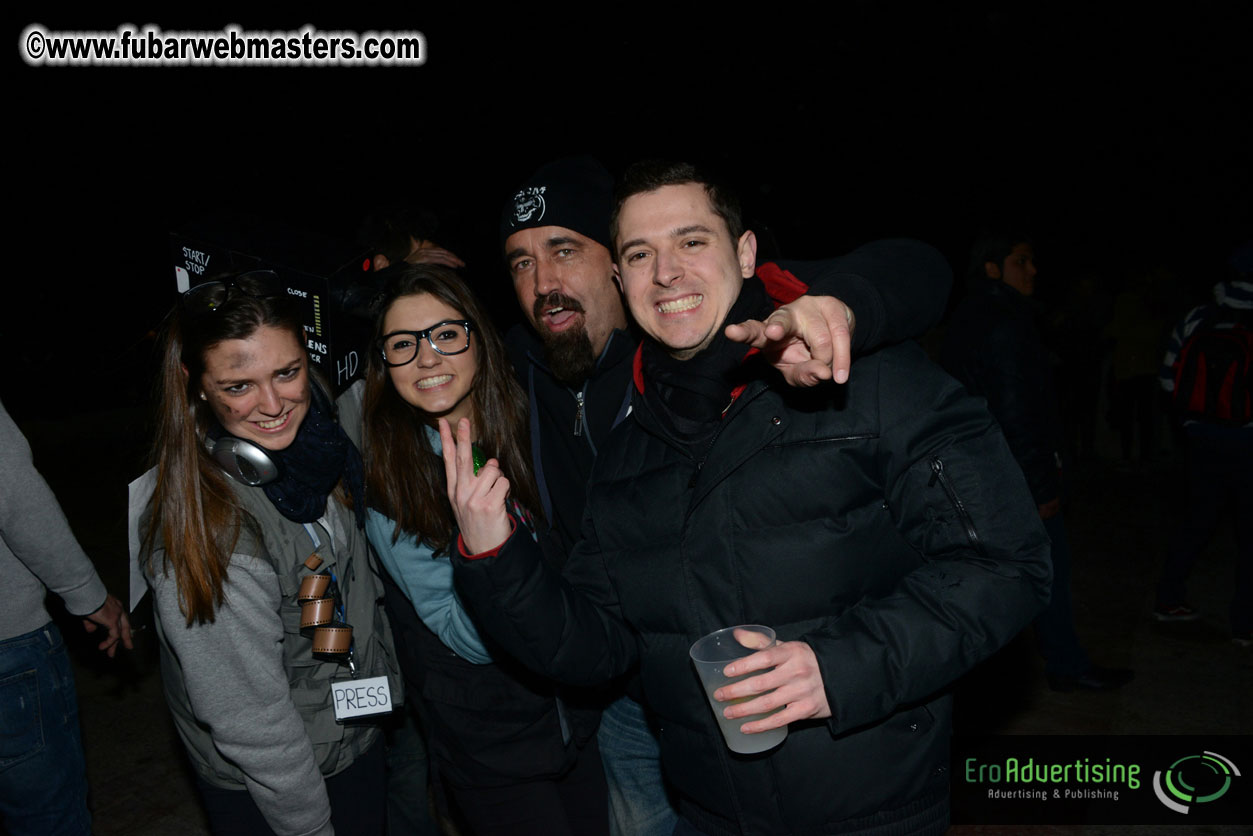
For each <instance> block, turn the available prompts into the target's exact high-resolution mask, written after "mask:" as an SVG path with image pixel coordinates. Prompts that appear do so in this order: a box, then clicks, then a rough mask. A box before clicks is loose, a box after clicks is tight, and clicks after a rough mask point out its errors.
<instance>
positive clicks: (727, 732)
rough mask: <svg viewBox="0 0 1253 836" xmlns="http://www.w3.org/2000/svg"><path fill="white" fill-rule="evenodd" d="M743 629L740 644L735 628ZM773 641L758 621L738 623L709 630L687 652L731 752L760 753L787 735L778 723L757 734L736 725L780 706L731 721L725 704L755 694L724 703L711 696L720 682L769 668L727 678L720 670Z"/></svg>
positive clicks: (766, 715)
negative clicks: (713, 630)
mask: <svg viewBox="0 0 1253 836" xmlns="http://www.w3.org/2000/svg"><path fill="white" fill-rule="evenodd" d="M737 630H742V631H745V632H743V633H741V634H740V637H741V638H743V639H744V641H745V642H747V644H743V643H741V642H740V640H739V639H737V638H736V631H737ZM774 644H775V635H774V630H772V629H770V628H769V627H763V626H762V625H760V624H742V625H740V626H738V627H726V628H724V629H722V630H718V631H716V632H713V633H710V634H709V635H708V636H705V637H704V638H702V639H700V640H698V641H697V642H696V643H695V644H693V645H692V649H691V650H690V651H689V653H690V655H691V657H692V663H693V664H695V665H696V672H697V673H698V674H700V681H701V684H702V685H703V686H704V688H705V696H707V697H708V698H709V707H710V708H712V709H713V712H714V718H715V719H717V721H718V728H720V729H721V730H722V737H723V739H724V740H726V742H727V748H728V749H730V750H731V751H732V752H738V753H740V754H742V755H751V754H756V753H757V752H764V751H766V750H767V749H773V748H774V747H775V746H778V745H779V744H780V743H782V742H783V741H784V739H786V738H787V726H781V727H780V728H777V729H770V730H769V731H764V732H758V733H757V734H744V733H743V732H742V731H740V726H742V725H743V724H744V723H748V722H752V721H753V720H760V719H762V718H763V717H769V716H770V715H771V714H774V713H775V712H778V711H782V710H783V708H784V707H783V706H779V707H778V708H776V709H774V711H767V712H766V713H764V714H753V715H750V716H748V717H737V718H735V719H734V720H728V719H727V718H726V717H723V716H722V710H723V709H724V708H726V707H727V706H728V705H731V704H733V703H735V702H747V701H748V700H749V699H756V697H744V698H742V699H739V700H728V701H727V702H718V701H717V700H715V699H714V691H717V690H718V689H719V688H721V687H722V686H724V685H730V684H731V683H732V682H739V681H740V680H741V679H749V678H750V677H754V676H758V675H760V674H763V673H765V672H766V670H773V669H772V668H767V669H766V670H761V671H753V672H752V673H750V674H745V675H743V676H736V677H730V678H728V677H727V676H726V675H725V674H724V673H723V672H722V669H723V668H724V667H726V666H727V665H729V664H730V663H731V662H734V661H735V660H736V659H742V658H744V657H745V656H751V655H752V654H754V653H756V652H757V651H758V650H764V649H766V648H767V647H772V646H773V645H774Z"/></svg>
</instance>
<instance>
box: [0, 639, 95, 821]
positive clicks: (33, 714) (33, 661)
mask: <svg viewBox="0 0 1253 836" xmlns="http://www.w3.org/2000/svg"><path fill="white" fill-rule="evenodd" d="M0 823H3V826H4V829H5V830H7V831H8V833H9V834H10V836H26V834H31V836H60V835H61V834H76V835H77V834H84V836H90V834H91V816H90V814H89V813H88V812H87V768H86V764H85V763H84V761H83V744H82V738H81V736H80V733H79V728H78V698H77V696H76V695H75V693H74V675H73V673H72V672H71V671H70V660H69V656H68V655H66V652H65V644H64V642H62V641H61V633H60V631H59V630H57V628H56V625H55V624H53V623H52V622H48V623H47V624H45V625H44V626H43V627H40V628H39V629H38V630H35V631H33V632H30V633H27V634H25V635H23V636H16V637H14V638H11V639H8V640H6V641H3V642H0Z"/></svg>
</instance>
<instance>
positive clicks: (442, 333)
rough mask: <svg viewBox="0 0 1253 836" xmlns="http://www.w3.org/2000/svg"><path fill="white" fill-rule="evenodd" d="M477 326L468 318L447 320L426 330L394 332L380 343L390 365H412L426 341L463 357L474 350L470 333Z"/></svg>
mask: <svg viewBox="0 0 1253 836" xmlns="http://www.w3.org/2000/svg"><path fill="white" fill-rule="evenodd" d="M473 330H474V323H472V322H471V321H470V320H468V319H445V320H444V321H443V322H437V323H435V324H434V325H432V326H431V327H430V328H427V329H426V330H425V331H392V332H391V333H390V334H385V335H384V336H383V339H382V340H380V341H379V352H380V353H381V354H382V355H383V363H384V364H386V365H388V366H403V365H405V364H406V363H412V362H413V358H414V357H417V356H418V346H420V345H421V344H422V340H426V341H427V343H428V344H429V345H430V346H431V348H433V349H435V350H436V351H437V352H439V353H440V354H443V355H445V356H451V355H453V354H460V353H461V352H463V351H465V350H466V349H468V348H469V347H470V332H471V331H473Z"/></svg>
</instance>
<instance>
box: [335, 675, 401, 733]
mask: <svg viewBox="0 0 1253 836" xmlns="http://www.w3.org/2000/svg"><path fill="white" fill-rule="evenodd" d="M331 699H332V700H333V701H334V703H335V722H337V723H342V722H344V721H345V720H354V719H356V718H358V717H373V716H374V715H376V714H387V713H388V712H390V711H391V710H392V691H391V689H390V688H388V687H387V677H386V676H372V677H370V678H369V679H344V680H340V681H338V682H331Z"/></svg>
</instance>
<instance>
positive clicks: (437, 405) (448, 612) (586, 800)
mask: <svg viewBox="0 0 1253 836" xmlns="http://www.w3.org/2000/svg"><path fill="white" fill-rule="evenodd" d="M379 311H380V314H379V318H378V324H377V327H376V331H375V346H374V348H375V350H374V351H373V352H372V353H371V355H370V359H369V363H368V367H367V371H366V381H365V394H364V441H365V443H364V451H365V458H366V492H367V497H368V500H369V506H370V511H369V522H368V525H367V528H368V531H369V535H370V541H371V543H372V544H373V545H374V547H375V549H376V551H377V552H378V554H379V557H380V558H381V560H382V562H383V564H384V566H386V568H387V571H388V573H389V574H390V575H391V577H392V578H393V579H394V580H395V581H396V584H397V586H398V587H399V588H400V589H401V591H402V592H403V593H404V595H405V597H407V598H408V601H409V603H412V605H413V606H412V610H411V611H410V612H409V613H408V616H410V617H409V618H406V613H405V612H399V613H396V612H393V620H394V621H395V623H396V631H397V641H398V644H399V645H400V647H399V649H400V653H401V656H402V658H404V657H405V656H406V654H411V655H410V658H412V659H413V660H414V662H415V663H416V664H414V665H413V666H411V668H410V669H411V670H412V671H413V675H412V676H411V677H410V680H409V685H410V688H411V690H412V691H414V692H418V693H420V694H421V698H422V705H423V707H424V709H425V714H426V720H427V726H428V729H427V732H428V736H429V738H430V750H431V754H432V756H433V759H434V767H435V771H436V773H437V774H438V776H439V779H440V781H441V783H442V784H443V785H444V786H445V787H446V788H447V790H448V791H449V793H450V795H451V796H452V797H453V798H454V799H455V801H456V803H457V807H458V808H459V809H460V811H461V813H462V814H463V816H464V818H465V821H466V823H467V824H468V826H469V829H470V831H471V832H472V833H474V834H477V835H478V836H481V835H482V834H488V833H501V834H505V833H507V834H511V836H512V835H513V834H544V836H551V835H552V834H594V833H604V832H606V831H607V829H608V808H607V801H606V789H605V782H604V775H603V772H602V770H601V765H600V757H599V753H598V751H596V750H595V748H594V745H595V744H594V742H592V743H590V744H588V745H589V746H590V747H591V748H590V749H587V748H585V749H582V750H580V748H579V744H580V743H582V742H583V739H586V737H587V736H589V735H590V732H591V730H592V729H594V726H590V727H589V724H588V723H587V718H588V712H586V711H584V712H578V711H571V710H570V709H569V707H568V706H567V705H566V704H565V703H564V702H562V701H561V700H560V699H559V698H558V697H557V695H556V693H555V691H554V688H553V685H552V683H551V682H550V681H548V680H545V679H543V678H542V677H539V676H536V675H535V674H532V673H530V672H529V671H526V670H525V669H523V668H522V667H521V666H519V665H517V664H516V663H514V662H513V661H512V660H511V659H509V658H508V657H502V656H500V655H499V654H497V653H496V652H495V651H494V650H493V649H492V647H491V646H490V644H489V643H488V642H486V641H485V640H484V637H482V636H480V635H479V633H478V631H477V629H476V628H475V626H474V618H473V614H472V613H467V612H466V611H465V610H464V609H463V608H462V606H461V603H460V601H459V600H458V599H457V595H456V592H455V590H454V589H453V582H452V566H451V564H450V562H449V550H450V549H453V548H456V539H457V530H456V523H455V521H454V518H453V514H452V508H451V506H450V505H449V502H448V494H447V488H446V486H445V477H444V463H443V460H442V458H441V456H440V449H441V445H440V437H439V432H438V429H437V426H436V425H437V421H438V420H439V419H441V418H443V419H446V420H447V421H449V422H450V424H451V425H452V426H454V427H455V426H456V425H457V422H458V421H459V420H460V419H463V418H464V419H468V420H469V422H470V426H471V428H472V430H471V434H472V437H473V439H474V450H475V460H476V462H477V463H478V464H479V465H480V466H482V465H485V464H487V460H489V459H491V460H494V462H495V465H496V466H499V467H500V469H501V470H502V471H503V472H504V473H505V474H506V476H507V477H508V479H509V484H510V485H512V494H511V497H510V502H511V504H512V506H513V507H514V510H515V512H517V516H518V518H520V519H523V520H526V519H530V517H529V514H528V511H529V512H535V511H536V509H538V508H539V507H540V504H539V498H538V492H537V490H536V488H535V481H534V478H533V476H532V474H531V464H530V451H529V448H528V442H527V408H526V398H525V396H524V395H523V393H522V390H521V388H520V387H519V386H518V385H517V383H516V382H515V380H514V375H513V369H512V367H511V366H510V364H509V361H508V359H507V358H506V356H505V351H504V346H503V345H502V343H501V340H500V337H499V336H498V335H497V333H496V331H495V329H494V328H493V327H492V324H491V322H490V320H488V318H487V317H486V316H485V314H484V312H483V311H482V309H481V308H480V306H479V304H478V302H477V301H476V300H475V299H474V297H473V295H472V294H471V293H470V291H469V289H468V288H467V287H466V285H465V284H464V283H463V282H462V281H461V279H459V278H458V277H457V275H456V274H455V273H453V272H452V271H451V270H449V269H447V268H443V267H438V266H432V265H419V266H406V267H404V268H402V269H401V271H400V272H399V274H398V275H397V276H396V277H395V278H393V279H392V280H391V281H390V282H389V284H388V287H387V288H386V290H385V292H384V296H383V298H382V299H381V300H380V303H379ZM345 410H346V412H347V407H346V408H345ZM394 609H395V608H394ZM414 614H416V616H417V618H416V619H415V618H412V616H413V615H414ZM419 620H420V621H419ZM407 670H409V669H407ZM415 680H416V681H415ZM580 730H582V731H583V734H582V735H581V734H580ZM580 738H582V739H580Z"/></svg>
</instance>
